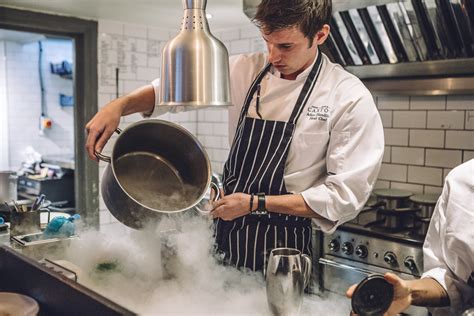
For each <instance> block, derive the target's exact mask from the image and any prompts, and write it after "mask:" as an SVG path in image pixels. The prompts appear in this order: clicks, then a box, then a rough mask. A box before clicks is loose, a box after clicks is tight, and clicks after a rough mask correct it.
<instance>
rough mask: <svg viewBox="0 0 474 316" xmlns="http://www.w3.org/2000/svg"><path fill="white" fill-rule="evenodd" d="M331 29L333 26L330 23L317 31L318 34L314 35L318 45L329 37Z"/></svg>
mask: <svg viewBox="0 0 474 316" xmlns="http://www.w3.org/2000/svg"><path fill="white" fill-rule="evenodd" d="M330 30H331V27H330V26H329V24H324V25H323V27H322V28H321V29H320V30H319V31H318V32H316V35H315V36H314V43H316V45H318V46H319V45H322V44H324V42H325V41H326V39H327V38H328V37H329V31H330Z"/></svg>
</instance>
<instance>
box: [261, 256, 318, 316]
mask: <svg viewBox="0 0 474 316" xmlns="http://www.w3.org/2000/svg"><path fill="white" fill-rule="evenodd" d="M310 275H311V258H310V257H309V256H308V255H306V254H302V253H301V252H300V251H299V250H297V249H294V248H276V249H273V250H272V251H271V253H270V257H269V259H268V266H267V270H266V288H267V302H268V306H269V307H270V310H271V311H272V313H273V314H275V315H297V314H298V313H299V311H300V309H301V304H302V303H303V291H304V289H305V288H306V286H307V285H308V282H309V279H310Z"/></svg>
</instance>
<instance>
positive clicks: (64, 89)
mask: <svg viewBox="0 0 474 316" xmlns="http://www.w3.org/2000/svg"><path fill="white" fill-rule="evenodd" d="M42 43H43V63H42V69H43V81H44V89H45V91H46V96H45V99H46V109H47V115H48V117H49V118H51V119H52V120H53V126H52V128H51V129H50V130H46V131H45V133H44V135H40V133H39V122H40V115H41V89H40V83H39V73H38V60H39V57H38V56H39V45H38V42H32V43H28V44H21V43H16V42H11V41H4V42H0V58H1V62H0V104H1V105H0V110H1V112H0V124H2V127H3V131H4V132H3V134H4V135H7V136H5V137H4V138H3V141H2V142H0V151H1V152H2V153H4V154H5V153H8V157H5V158H4V159H3V160H2V161H3V165H2V168H3V169H11V170H18V169H19V168H20V166H21V162H22V161H23V159H24V154H23V152H24V150H25V148H26V147H27V146H33V147H34V148H35V150H36V151H38V152H39V153H41V154H43V155H45V154H71V155H73V153H74V113H73V112H74V109H73V107H61V106H60V103H59V94H60V93H62V94H65V95H72V94H73V81H72V80H68V79H64V78H61V77H59V76H58V75H55V74H51V72H50V62H53V63H60V62H62V61H63V60H67V61H69V62H71V61H72V60H73V57H72V56H73V43H72V41H71V40H60V39H45V40H43V41H42ZM1 48H3V49H1ZM0 134H1V133H0ZM0 137H1V136H0Z"/></svg>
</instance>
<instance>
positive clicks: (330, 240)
mask: <svg viewBox="0 0 474 316" xmlns="http://www.w3.org/2000/svg"><path fill="white" fill-rule="evenodd" d="M370 205H373V202H370V203H369V204H368V205H367V208H368V210H367V211H366V214H363V215H362V216H363V217H364V218H366V219H370V218H374V216H376V217H377V216H378V218H379V219H380V218H381V215H382V214H383V212H386V211H393V213H395V212H397V210H385V209H381V208H376V209H370ZM381 210H382V212H380V213H379V211H381ZM402 212H403V209H402ZM370 213H372V214H370ZM395 214H398V213H395ZM417 214H418V213H417V211H410V216H409V218H410V220H415V221H416V219H417ZM394 216H396V215H394ZM397 220H398V221H399V222H400V223H403V221H404V219H402V218H399V219H395V221H397ZM396 226H398V225H396ZM408 226H411V227H405V225H400V228H397V229H391V228H390V227H387V226H385V221H383V222H380V221H373V222H369V223H367V222H366V221H361V220H357V219H356V220H353V221H351V222H347V223H344V224H343V225H341V226H339V227H338V228H337V230H336V231H335V232H334V233H332V234H324V233H323V232H321V231H320V230H319V229H317V228H314V227H313V238H312V240H313V262H318V263H319V265H318V267H317V268H313V277H312V279H313V288H312V290H313V292H316V293H318V294H319V295H324V293H325V292H332V293H337V294H339V295H341V296H345V293H346V291H347V289H348V288H349V287H350V286H351V285H353V284H358V283H359V282H361V281H362V280H363V279H365V278H366V277H368V276H369V275H372V274H382V275H383V274H385V273H387V272H391V273H394V274H396V275H398V276H399V277H401V278H402V279H405V280H413V279H417V278H419V277H420V276H421V275H422V273H423V243H424V235H421V234H419V233H418V224H417V223H416V222H415V226H412V225H408ZM315 283H316V284H315ZM406 313H407V314H409V315H419V316H427V315H428V310H427V309H426V308H424V307H415V306H411V307H410V308H409V309H408V311H407V312H406Z"/></svg>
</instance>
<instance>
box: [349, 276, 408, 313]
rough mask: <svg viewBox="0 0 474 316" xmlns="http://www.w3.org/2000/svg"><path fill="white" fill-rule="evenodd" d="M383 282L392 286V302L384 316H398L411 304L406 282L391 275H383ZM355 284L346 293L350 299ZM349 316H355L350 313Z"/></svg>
mask: <svg viewBox="0 0 474 316" xmlns="http://www.w3.org/2000/svg"><path fill="white" fill-rule="evenodd" d="M384 278H385V280H387V282H389V283H390V284H392V285H393V301H392V304H391V305H390V307H389V308H388V311H387V312H386V313H385V314H384V316H387V315H388V316H392V315H398V314H400V313H401V312H403V311H404V310H406V309H407V308H408V307H410V305H411V302H412V297H411V290H410V287H409V284H408V282H407V281H406V280H403V279H401V278H399V277H398V276H396V275H395V274H393V273H385V275H384ZM356 287H357V284H354V285H352V286H351V287H350V288H349V289H348V290H347V292H346V295H347V297H349V298H351V297H352V294H353V293H354V290H355V288H356ZM351 315H356V314H354V312H351Z"/></svg>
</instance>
